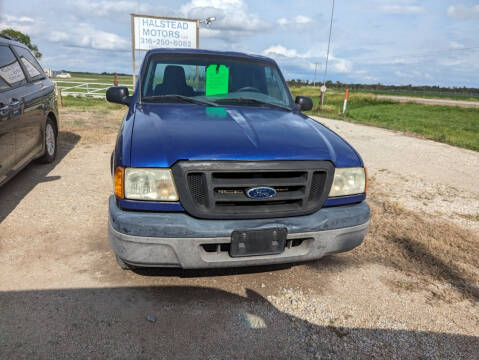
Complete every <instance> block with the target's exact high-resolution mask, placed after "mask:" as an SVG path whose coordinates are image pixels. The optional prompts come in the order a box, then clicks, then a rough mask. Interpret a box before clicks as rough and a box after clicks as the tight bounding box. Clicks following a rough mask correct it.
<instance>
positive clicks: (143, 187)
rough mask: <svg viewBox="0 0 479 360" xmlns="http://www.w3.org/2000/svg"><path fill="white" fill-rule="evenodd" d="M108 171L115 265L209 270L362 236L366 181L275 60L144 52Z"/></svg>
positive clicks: (121, 99) (333, 246) (281, 259)
mask: <svg viewBox="0 0 479 360" xmlns="http://www.w3.org/2000/svg"><path fill="white" fill-rule="evenodd" d="M107 100H108V101H110V102H114V103H120V104H124V105H127V106H128V111H127V113H126V115H125V117H124V120H123V122H122V126H121V129H120V131H119V134H118V138H117V142H116V146H115V149H114V152H113V154H112V159H111V168H112V176H113V181H114V194H113V195H112V196H111V197H110V200H109V241H110V244H111V247H112V248H113V250H114V252H115V254H116V256H117V261H118V263H119V265H120V266H121V267H122V268H124V269H127V268H132V267H135V266H136V267H137V266H140V267H182V268H190V269H191V268H215V267H232V266H250V265H264V264H279V263H291V262H300V261H308V260H314V259H318V258H321V257H322V256H324V255H327V254H332V253H338V252H343V251H347V250H350V249H353V248H354V247H356V246H358V245H360V244H361V242H362V241H363V238H364V236H365V235H366V232H367V229H368V224H369V217H370V211H369V206H368V204H367V203H366V201H365V198H366V190H367V174H366V169H365V168H364V164H363V161H362V160H361V157H360V156H359V154H358V153H357V152H356V151H355V150H354V149H353V148H352V147H351V145H349V144H348V143H347V142H346V141H345V140H343V139H342V138H341V137H340V136H339V135H337V134H336V133H334V132H333V131H331V130H330V129H329V128H327V127H326V126H324V125H322V124H321V123H319V122H317V121H316V120H313V119H311V118H310V117H308V116H306V115H304V114H303V113H302V112H303V111H307V110H311V108H312V106H313V103H312V100H311V99H310V98H307V97H303V96H298V97H296V99H295V100H293V98H292V96H291V93H290V91H289V89H288V87H287V85H286V82H285V80H284V78H283V75H282V74H281V72H280V70H279V67H278V65H277V64H276V62H275V61H274V60H272V59H270V58H267V57H263V56H255V55H247V54H242V53H237V52H219V51H207V50H198V49H194V50H193V49H188V50H185V49H154V50H150V51H149V52H147V53H146V55H145V58H144V61H143V64H142V66H141V68H140V72H139V77H138V81H137V84H136V89H135V92H134V94H132V95H130V94H129V92H128V89H127V88H126V87H118V86H117V87H111V88H109V89H108V91H107Z"/></svg>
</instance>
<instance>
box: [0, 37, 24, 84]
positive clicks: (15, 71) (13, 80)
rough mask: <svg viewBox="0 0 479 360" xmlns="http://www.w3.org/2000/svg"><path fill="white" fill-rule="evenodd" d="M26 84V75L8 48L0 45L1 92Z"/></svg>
mask: <svg viewBox="0 0 479 360" xmlns="http://www.w3.org/2000/svg"><path fill="white" fill-rule="evenodd" d="M25 83H26V80H25V74H24V73H23V71H22V68H21V67H20V64H19V62H18V60H17V58H16V57H15V55H13V52H12V50H10V48H9V47H8V46H5V45H0V91H4V90H7V89H10V88H12V87H17V86H20V85H23V84H25Z"/></svg>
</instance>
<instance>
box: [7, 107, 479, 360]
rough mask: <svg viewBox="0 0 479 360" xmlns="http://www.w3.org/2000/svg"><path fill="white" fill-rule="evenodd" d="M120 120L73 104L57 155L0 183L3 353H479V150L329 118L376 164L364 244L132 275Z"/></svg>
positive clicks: (466, 355) (303, 355)
mask: <svg viewBox="0 0 479 360" xmlns="http://www.w3.org/2000/svg"><path fill="white" fill-rule="evenodd" d="M122 116H123V114H122V112H117V111H112V112H90V113H86V112H76V111H71V110H69V111H63V113H62V132H61V134H60V148H59V156H58V159H57V161H56V162H55V163H54V164H51V165H40V164H35V163H34V164H31V165H29V166H28V167H27V168H26V169H25V170H24V171H22V172H21V173H20V174H19V175H18V176H17V177H16V178H14V179H13V180H12V181H10V182H9V183H8V184H6V185H5V186H4V187H2V188H0V358H2V359H13V358H28V359H30V358H39V359H43V358H71V359H97V358H110V359H131V358H134V359H163V358H165V359H166V358H169V359H170V358H179V359H251V358H258V359H320V358H321V359H322V358H358V359H369V358H390V359H400V358H417V359H425V358H427V359H429V358H431V359H437V358H455V359H459V358H462V359H478V354H479V267H478V261H477V259H478V258H479V237H478V229H479V226H478V223H479V200H478V199H479V193H478V192H479V189H478V188H477V186H476V185H475V184H476V180H475V179H477V176H478V175H479V174H478V173H477V172H478V171H479V166H475V168H474V166H473V165H474V164H478V162H479V154H478V153H475V152H468V151H466V150H461V149H457V148H454V147H451V146H447V145H443V144H437V143H434V142H431V141H427V140H422V139H417V138H412V137H406V136H403V135H399V134H396V133H394V132H390V131H386V130H381V129H375V128H371V127H365V126H360V125H353V124H347V123H343V122H341V121H334V120H324V119H319V120H320V121H322V122H325V123H327V125H328V126H330V127H331V128H332V129H333V130H335V131H337V132H339V133H340V134H341V135H344V136H345V137H346V138H347V139H348V140H349V141H351V143H353V145H354V146H355V147H356V148H357V149H358V150H359V151H360V152H361V154H362V155H363V157H364V160H365V162H366V165H367V166H368V169H369V174H370V178H371V186H370V191H369V194H368V202H369V204H370V205H371V210H372V220H371V228H370V232H369V234H368V236H367V238H366V239H365V242H364V243H363V245H361V246H360V247H359V248H357V249H355V250H354V251H352V252H349V253H345V254H341V255H335V256H330V257H327V258H324V259H321V260H319V261H315V262H309V263H304V264H294V265H291V266H274V267H258V268H243V269H226V270H215V271H184V270H178V269H159V270H135V271H123V270H121V269H120V268H119V267H118V266H117V264H116V262H115V259H114V256H113V253H112V251H111V250H110V247H109V244H108V240H107V207H108V205H107V199H108V196H109V194H110V193H111V189H112V185H111V179H110V175H109V156H110V154H111V151H112V147H113V143H114V140H115V135H116V130H117V128H118V126H119V123H120V121H121V118H122ZM441 154H443V155H441ZM439 156H444V157H443V158H438V157H439ZM449 159H453V160H454V162H453V163H452V164H451V163H447V161H449ZM445 163H447V164H448V166H447V167H446V168H445V167H444V164H445ZM441 166H442V167H441ZM451 166H452V167H453V169H450V167H451ZM441 169H442V170H441ZM454 169H456V170H458V171H459V170H460V171H462V172H461V173H457V172H456V173H455V172H454V171H453V170H454ZM466 169H467V170H466ZM471 169H472V170H471ZM454 174H456V175H454ZM457 174H460V176H458V175H457ZM469 176H473V177H474V176H475V178H472V179H471V178H467V177H469Z"/></svg>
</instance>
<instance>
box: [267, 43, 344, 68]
mask: <svg viewBox="0 0 479 360" xmlns="http://www.w3.org/2000/svg"><path fill="white" fill-rule="evenodd" d="M319 49H320V47H317V46H314V47H312V48H311V49H310V50H308V51H306V52H304V53H299V52H298V51H297V50H295V49H288V48H286V47H284V46H283V45H272V46H270V47H268V48H267V49H265V50H264V51H263V54H264V55H266V56H270V57H272V58H274V59H276V60H277V61H278V62H281V63H282V64H283V65H288V66H292V67H296V68H300V69H303V70H313V69H314V68H315V63H320V64H322V63H324V62H325V58H326V51H322V50H319ZM328 66H329V69H331V70H332V71H333V72H335V73H349V72H351V70H352V68H353V64H352V62H351V61H349V60H346V59H341V58H337V57H335V56H334V55H332V54H330V56H329V65H328Z"/></svg>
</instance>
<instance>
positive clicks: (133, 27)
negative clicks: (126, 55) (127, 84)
mask: <svg viewBox="0 0 479 360" xmlns="http://www.w3.org/2000/svg"><path fill="white" fill-rule="evenodd" d="M130 22H131V65H132V68H133V73H132V74H133V90H134V89H135V85H136V65H135V16H134V15H133V14H130Z"/></svg>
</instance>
